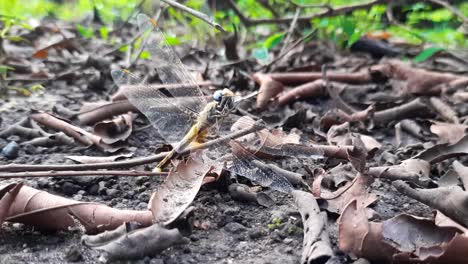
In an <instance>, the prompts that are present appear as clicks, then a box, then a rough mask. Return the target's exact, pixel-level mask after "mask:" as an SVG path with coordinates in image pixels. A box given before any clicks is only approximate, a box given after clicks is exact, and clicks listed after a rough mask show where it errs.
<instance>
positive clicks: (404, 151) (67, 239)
mask: <svg viewBox="0 0 468 264" xmlns="http://www.w3.org/2000/svg"><path fill="white" fill-rule="evenodd" d="M89 45H91V44H89ZM303 54H305V55H302V56H303V58H302V59H304V60H305V61H306V63H307V64H309V65H311V64H317V65H321V64H323V63H325V62H326V63H329V64H333V65H335V66H336V67H335V68H336V69H338V70H349V69H351V65H359V63H363V64H362V67H363V68H364V67H365V65H371V64H373V63H376V62H377V61H378V60H374V59H371V58H370V57H367V56H364V55H360V54H358V55H355V54H348V53H343V54H334V53H333V52H332V51H330V50H329V49H328V48H327V47H323V46H320V45H311V46H309V47H308V48H306V51H304V53H303ZM113 59H114V61H112V66H115V64H116V63H117V61H118V59H119V58H115V57H114V58H113ZM199 59H201V60H202V62H203V60H207V57H204V56H200V58H199ZM312 62H313V63H312ZM202 64H203V63H202ZM106 66H109V65H106ZM234 68H235V66H233V67H230V68H229V69H228V70H225V71H224V72H223V73H224V74H225V75H228V74H230V73H232V72H233V71H234ZM94 70H95V71H100V70H102V74H103V76H104V77H103V78H101V82H100V83H99V85H97V86H96V84H95V83H90V82H89V76H88V75H82V76H80V75H79V74H78V76H75V77H74V78H73V79H72V80H51V81H48V82H47V83H46V84H45V86H46V91H45V92H44V93H43V94H40V95H33V96H30V97H22V96H16V95H15V96H11V97H10V98H8V99H0V100H1V104H2V105H3V107H4V108H6V109H7V111H3V112H2V114H1V126H0V130H1V129H4V128H6V127H8V126H9V125H11V124H13V123H15V122H17V121H19V120H20V119H22V118H24V117H25V116H27V115H28V114H29V111H30V110H31V109H35V110H43V111H53V109H54V108H57V107H58V106H61V107H64V108H67V109H69V110H72V111H78V110H79V109H80V107H81V106H82V104H83V103H84V102H94V101H98V100H108V99H109V96H110V95H112V93H113V92H115V86H114V85H113V84H112V81H111V79H110V76H109V75H108V69H107V70H106V69H104V68H101V69H100V68H97V69H94ZM245 70H247V71H248V70H252V69H251V68H250V67H246V68H245ZM249 73H252V72H249ZM217 78H219V75H218V77H217ZM236 78H237V77H234V78H232V80H234V81H233V82H231V87H230V88H232V89H233V90H236V91H241V92H242V93H246V92H247V91H253V90H254V89H257V87H256V86H255V85H254V83H253V82H248V85H247V86H242V87H241V86H240V85H237V86H236V84H237V83H236V81H238V83H243V81H245V80H243V79H242V78H237V79H236ZM387 88H388V87H386V85H384V84H382V85H380V84H379V85H375V86H373V87H372V89H374V90H372V89H371V90H369V91H370V92H369V91H368V93H367V94H368V95H366V96H364V97H360V98H352V96H356V95H355V94H354V95H351V96H350V97H349V98H346V99H350V100H354V103H356V104H359V103H364V102H365V101H366V100H367V98H368V96H369V95H372V94H376V93H377V92H382V91H384V92H386V91H387V90H386V89H387ZM361 100H362V101H361ZM253 104H254V103H253V101H252V102H251V107H249V108H248V109H247V110H251V108H253ZM330 107H333V103H332V102H331V100H330V99H329V98H324V97H319V98H312V99H306V100H302V101H298V102H295V103H293V104H290V105H287V106H283V107H270V108H267V109H266V110H265V111H263V112H261V113H258V112H255V111H251V112H252V113H255V114H257V115H259V116H261V117H264V118H265V119H268V120H270V121H271V120H273V121H275V120H276V121H277V122H276V123H277V124H278V123H280V124H282V125H283V127H284V128H285V130H287V131H289V130H290V129H292V128H297V129H299V130H300V131H302V133H303V135H304V136H305V137H306V138H311V139H315V140H317V143H325V139H324V136H323V134H322V136H320V135H319V134H314V125H313V123H314V121H313V120H314V118H315V120H318V118H319V117H320V116H321V115H323V114H324V113H325V112H326V110H328V109H330ZM300 111H305V112H306V115H295V114H296V113H298V112H300ZM457 111H459V112H463V111H466V109H463V108H462V107H460V108H459V109H458V108H457ZM291 113H292V114H291ZM462 114H463V113H462ZM465 114H466V113H465ZM291 116H292V117H291ZM311 116H312V117H311ZM314 116H315V117H314ZM287 118H289V119H288V120H289V121H284V120H286V119H287ZM278 120H280V121H279V122H278ZM415 120H417V121H418V122H419V121H420V122H421V123H424V120H423V119H415ZM392 124H393V123H392ZM135 126H136V127H135V130H134V132H133V133H132V135H131V136H130V138H129V139H128V141H127V142H128V145H127V146H126V150H127V151H129V152H132V153H134V155H133V156H134V157H143V156H147V155H151V154H154V153H155V152H156V151H157V149H158V148H159V147H161V146H162V144H163V143H164V141H163V140H162V139H161V138H160V137H158V136H157V133H156V132H155V130H154V129H153V128H152V127H150V126H148V124H147V122H146V120H145V119H144V118H142V117H140V118H139V119H138V120H137V122H136V125H135ZM351 130H352V131H360V132H363V133H368V134H369V135H371V136H373V137H374V138H375V139H376V140H378V141H379V142H380V143H381V144H382V148H381V149H380V150H379V152H377V153H376V154H375V155H374V156H373V157H370V158H368V160H367V164H368V166H382V165H388V164H391V162H389V160H390V159H389V158H386V157H388V156H386V154H385V153H387V154H388V153H391V154H392V157H393V158H394V159H395V160H396V161H398V160H405V159H407V158H410V157H412V156H413V155H414V154H415V153H417V152H418V151H420V150H421V149H422V148H423V147H422V146H421V144H422V143H421V144H420V142H419V141H417V142H416V143H415V145H411V144H409V143H408V144H406V145H405V147H403V148H398V147H397V146H396V145H395V130H394V126H393V125H391V126H389V127H385V126H383V127H376V128H374V129H372V131H371V132H369V131H368V130H367V129H366V128H362V127H360V125H359V124H353V125H352V126H351ZM322 133H324V132H323V131H322ZM21 140H22V139H20V138H19V137H17V136H10V137H8V138H0V148H1V147H4V146H5V145H6V144H8V143H9V142H11V141H18V142H21ZM410 143H411V142H410ZM418 144H420V145H418ZM69 155H89V156H104V155H105V154H104V153H103V152H101V151H100V150H98V149H96V148H93V147H91V148H84V147H81V146H79V145H77V144H75V145H71V146H67V145H61V146H53V147H38V146H31V145H25V146H21V147H20V151H19V155H18V157H17V158H15V159H13V160H10V159H6V158H5V157H0V164H2V165H5V164H10V163H17V164H73V162H72V161H70V160H68V159H66V158H65V157H66V156H69ZM274 162H275V163H276V164H279V165H281V167H283V168H285V169H288V170H291V171H295V172H299V173H301V174H304V175H306V177H307V181H308V182H312V176H311V175H309V174H308V172H307V168H312V169H314V168H318V167H325V168H332V167H334V166H336V165H338V164H339V163H340V162H342V161H340V160H336V159H333V158H322V159H307V158H297V159H296V158H290V159H284V160H276V161H274ZM446 165H447V164H445V165H444V166H446ZM152 166H154V164H148V165H145V166H139V167H137V168H136V169H147V170H149V169H151V168H152ZM438 176H440V175H435V177H438ZM231 180H233V179H229V181H231ZM18 181H19V180H18V179H9V180H1V184H2V185H3V184H6V183H11V182H18ZM21 181H22V182H24V183H25V185H28V186H30V187H33V188H37V189H40V190H45V191H47V192H50V193H53V194H57V195H60V196H64V197H68V198H71V199H75V200H78V201H90V202H99V203H104V204H107V205H109V206H112V207H115V208H127V209H135V210H145V209H146V208H147V206H148V201H149V198H150V196H151V193H152V192H153V191H154V190H155V189H156V188H157V187H158V186H159V185H160V184H161V183H162V181H163V179H162V178H160V177H147V176H140V177H104V176H92V177H62V178H58V177H46V178H36V179H21ZM228 183H229V182H228ZM297 188H301V187H297ZM369 192H370V193H372V194H375V195H376V196H377V198H378V199H377V201H376V202H375V203H373V204H372V205H371V206H370V207H371V208H372V209H374V210H375V212H374V214H373V215H372V217H371V219H372V220H375V221H381V220H385V219H388V218H391V217H393V216H395V215H397V214H398V213H401V212H406V213H410V214H414V215H417V216H426V217H427V216H431V208H429V207H428V206H426V205H423V204H422V203H419V202H416V201H415V200H413V199H410V198H408V197H406V196H403V195H401V194H400V193H399V192H398V191H396V190H395V188H394V187H392V185H391V184H390V183H389V182H388V181H386V180H383V179H382V180H381V179H376V180H375V181H374V183H373V184H372V185H371V187H370V188H369ZM266 193H267V194H268V195H269V196H270V197H271V198H272V199H274V201H275V204H274V205H272V206H269V207H264V206H261V205H258V204H254V203H247V202H243V201H237V200H234V199H233V198H232V197H231V195H230V193H229V191H228V184H226V183H219V182H218V183H211V184H207V185H204V186H203V187H202V189H201V191H200V192H199V194H198V195H197V197H196V198H195V200H194V202H193V203H192V205H191V206H193V207H194V210H193V216H192V217H191V218H190V223H191V224H190V225H191V231H190V232H188V233H186V234H185V235H186V237H187V243H186V244H184V245H179V246H175V247H172V248H169V249H167V250H165V251H163V252H162V253H161V254H159V255H157V256H156V257H153V258H149V257H147V258H144V259H142V260H137V261H134V262H133V263H283V264H286V263H298V262H300V259H301V254H302V243H303V235H304V234H303V225H302V221H301V216H300V214H299V213H298V211H297V209H296V208H295V205H294V201H293V199H292V197H291V196H290V195H287V194H283V193H280V192H277V191H273V190H266ZM322 203H326V201H322ZM322 203H321V204H322ZM327 215H328V222H329V226H328V229H327V230H328V232H329V235H330V237H331V241H332V245H333V249H334V252H335V257H334V258H333V259H331V260H329V261H328V262H327V263H353V262H355V261H356V259H357V258H355V257H351V256H349V255H347V254H345V253H343V252H341V251H340V250H339V249H338V246H337V225H336V221H337V218H338V216H339V215H337V214H334V213H330V212H328V214H327ZM278 219H279V220H278ZM50 220H51V221H54V219H50ZM273 222H275V223H278V224H277V226H275V227H272V226H271V224H272V223H273ZM82 235H84V233H83V230H81V229H79V228H76V229H73V230H69V231H61V232H57V233H49V232H44V231H41V230H36V229H34V228H33V227H30V226H27V225H23V224H18V223H6V224H4V226H3V228H2V231H1V232H0V245H1V246H0V263H2V264H3V263H8V264H9V263H11V264H13V263H64V262H76V263H97V262H99V259H100V253H99V252H98V251H95V250H93V249H89V248H87V247H85V246H83V245H82V244H81V243H80V239H81V236H82ZM359 261H360V262H359V263H365V262H364V260H362V259H361V260H359Z"/></svg>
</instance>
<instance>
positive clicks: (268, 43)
mask: <svg viewBox="0 0 468 264" xmlns="http://www.w3.org/2000/svg"><path fill="white" fill-rule="evenodd" d="M283 38H284V33H283V32H280V33H276V34H273V35H271V36H269V37H268V38H267V39H266V40H265V41H264V42H263V47H265V48H267V49H272V48H274V47H276V46H277V45H278V44H279V43H280V42H281V41H282V40H283Z"/></svg>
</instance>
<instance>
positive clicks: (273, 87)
mask: <svg viewBox="0 0 468 264" xmlns="http://www.w3.org/2000/svg"><path fill="white" fill-rule="evenodd" d="M252 77H253V79H254V80H255V81H256V82H257V83H259V84H260V89H259V93H258V96H257V105H256V107H257V108H259V109H264V108H265V107H266V106H267V105H268V102H269V101H270V100H272V99H275V98H276V96H277V95H278V94H279V93H281V92H282V91H283V84H282V83H280V82H278V81H275V80H273V79H272V78H271V77H270V76H268V75H265V74H259V73H257V74H254V75H253V76H252Z"/></svg>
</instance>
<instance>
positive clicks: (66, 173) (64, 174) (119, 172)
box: [0, 170, 168, 179]
mask: <svg viewBox="0 0 468 264" xmlns="http://www.w3.org/2000/svg"><path fill="white" fill-rule="evenodd" d="M98 175H99V176H111V177H113V176H129V177H137V176H167V175H168V173H167V172H152V171H133V170H130V171H124V170H96V171H36V172H31V171H26V172H13V173H0V179H11V178H27V177H33V178H36V177H73V176H98Z"/></svg>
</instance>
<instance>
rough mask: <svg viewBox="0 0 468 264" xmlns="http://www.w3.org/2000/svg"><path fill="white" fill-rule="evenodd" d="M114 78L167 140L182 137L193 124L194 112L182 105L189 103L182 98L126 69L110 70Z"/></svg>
mask: <svg viewBox="0 0 468 264" xmlns="http://www.w3.org/2000/svg"><path fill="white" fill-rule="evenodd" d="M111 74H112V78H113V79H114V82H115V83H116V84H117V85H118V86H119V87H121V89H123V90H124V92H125V95H126V96H127V98H128V100H129V101H130V102H131V103H132V104H133V105H134V106H135V107H136V108H138V110H139V111H140V112H141V113H143V114H144V115H145V116H146V117H147V118H148V120H149V121H150V122H151V124H152V125H153V126H154V127H155V128H156V129H157V130H158V132H159V134H160V135H161V136H162V137H163V138H164V139H165V140H166V141H167V142H168V143H171V144H173V143H176V142H179V141H180V139H182V138H183V136H184V135H185V133H186V132H187V131H188V130H189V129H190V126H191V125H192V124H193V122H194V120H195V118H196V114H195V113H193V112H191V111H190V110H188V108H187V107H181V106H184V105H188V107H190V104H189V103H187V102H181V101H182V100H183V99H181V98H169V97H167V96H165V95H164V94H163V93H162V92H161V91H160V90H159V89H158V88H157V87H154V86H151V85H148V84H147V83H146V82H145V81H142V79H141V78H138V77H137V76H136V75H134V74H133V73H131V72H129V71H128V70H117V71H112V73H111Z"/></svg>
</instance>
